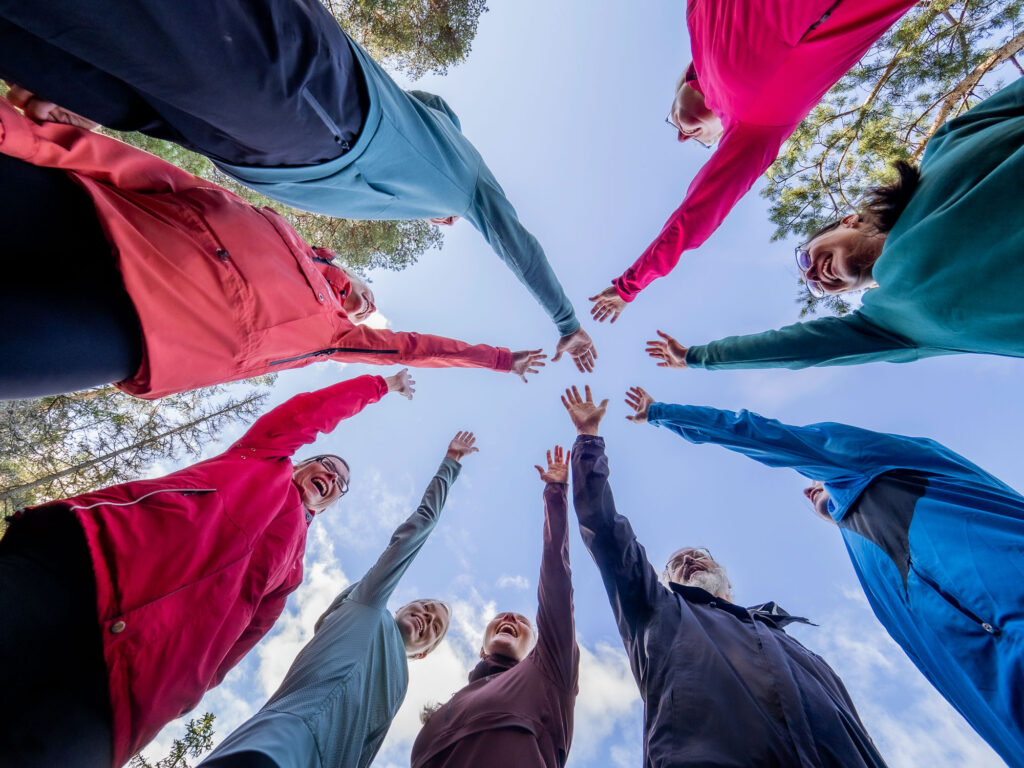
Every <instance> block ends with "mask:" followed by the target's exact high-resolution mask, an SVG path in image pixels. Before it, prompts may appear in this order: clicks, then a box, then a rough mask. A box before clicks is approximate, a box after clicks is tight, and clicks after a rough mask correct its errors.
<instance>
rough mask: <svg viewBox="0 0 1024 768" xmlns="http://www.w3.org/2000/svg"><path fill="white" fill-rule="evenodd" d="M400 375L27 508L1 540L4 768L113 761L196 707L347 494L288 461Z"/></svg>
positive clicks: (328, 395) (278, 607)
mask: <svg viewBox="0 0 1024 768" xmlns="http://www.w3.org/2000/svg"><path fill="white" fill-rule="evenodd" d="M413 384H414V382H413V381H412V380H411V379H410V378H409V375H408V372H407V371H405V370H403V371H400V372H399V373H398V374H395V375H394V376H391V377H389V378H387V379H384V378H382V377H380V376H360V377H359V378H356V379H351V380H348V381H342V382H340V383H338V384H335V385H333V386H330V387H325V388H324V389H321V390H318V391H316V392H310V393H306V394H301V395H296V396H295V397H293V398H291V399H290V400H288V401H286V402H285V403H283V404H281V405H279V406H278V407H277V408H275V409H273V410H272V411H270V412H269V413H267V414H265V415H264V416H262V417H261V418H260V419H258V420H257V421H256V422H255V424H253V426H252V427H251V428H250V429H249V430H248V431H247V432H246V433H245V434H244V435H243V436H242V437H241V438H240V439H239V440H238V441H237V442H235V443H234V444H233V445H232V446H231V447H230V448H229V449H228V450H227V451H225V452H224V453H222V454H220V455H219V456H214V457H213V458H210V459H207V460H206V461H202V462H200V463H198V464H195V465H192V466H190V467H186V468H185V469H181V470H179V471H177V472H174V473H172V474H170V475H167V476H165V477H160V478H154V479H150V480H137V481H133V482H129V483H122V484H120V485H115V486H111V487H109V488H104V489H102V490H98V491H93V492H90V493H84V494H81V495H79V496H75V497H73V498H69V499H62V500H60V501H54V502H51V503H49V504H46V505H44V506H42V507H37V508H34V509H28V510H23V511H20V512H19V513H17V514H16V515H15V517H14V519H13V521H12V522H11V525H10V527H9V529H8V531H7V534H6V535H5V536H4V538H3V539H2V540H0V609H2V615H3V617H4V620H3V622H0V651H2V652H3V653H4V656H5V658H7V659H8V660H14V659H16V660H17V661H16V662H14V661H11V663H7V664H4V665H2V672H0V690H3V691H4V697H5V701H7V702H8V703H9V704H10V705H11V706H9V707H7V708H6V712H5V715H4V717H3V718H2V720H0V744H3V760H2V761H0V762H4V763H5V764H10V765H18V766H22V767H23V768H33V767H34V766H39V767H40V768H42V767H43V766H54V765H72V764H73V765H76V766H104V767H105V768H109V766H111V765H114V766H119V765H121V764H122V763H124V762H125V761H127V760H128V759H129V758H130V757H131V756H132V755H133V754H135V753H136V752H137V751H138V750H139V749H141V748H142V747H143V746H145V744H146V743H147V742H148V741H149V740H150V739H152V738H153V737H154V736H155V735H156V733H157V732H158V731H159V730H160V729H161V728H162V727H163V726H164V725H166V724H167V723H168V722H170V721H171V720H173V719H174V718H176V717H179V716H180V715H182V714H183V713H185V712H187V711H188V710H190V709H192V708H193V707H194V706H195V705H196V704H197V703H198V702H199V700H200V698H202V696H203V694H204V693H205V692H206V691H207V690H209V689H210V688H213V687H214V686H216V685H218V684H219V683H220V682H221V680H222V679H223V678H224V675H225V674H226V673H227V672H228V670H229V669H231V668H232V667H233V666H234V665H235V664H237V663H238V662H239V660H241V658H242V657H243V656H245V654H246V653H248V652H249V650H251V649H252V647H253V646H254V645H255V644H256V643H257V642H258V641H259V639H260V638H261V637H263V635H265V634H266V633H267V631H268V630H269V629H270V628H271V626H273V624H274V622H275V621H276V620H277V618H278V616H280V614H281V611H282V610H283V609H284V605H285V601H286V599H287V597H288V595H289V594H290V593H291V592H293V591H294V590H295V589H296V587H298V585H299V583H300V582H301V581H302V555H303V552H304V551H305V543H306V531H307V528H308V526H309V524H310V522H311V521H312V520H313V518H314V516H315V515H317V514H319V513H320V512H322V511H323V510H324V509H326V508H327V507H328V506H329V505H330V504H332V503H333V502H335V501H337V500H338V499H339V498H340V497H341V496H342V495H344V493H345V492H346V491H347V490H348V483H349V479H350V472H349V468H348V465H347V464H346V463H345V462H344V460H342V459H341V458H340V457H338V456H314V457H312V458H309V459H306V460H304V461H300V462H298V463H295V462H294V461H293V458H292V457H293V455H294V454H295V452H296V451H297V450H298V449H299V448H301V447H302V446H303V445H305V444H307V443H312V442H313V441H314V440H316V437H317V434H318V433H320V432H325V433H326V432H331V431H332V430H333V429H334V428H335V427H336V426H337V424H338V422H340V421H341V420H343V419H347V418H349V417H351V416H354V415H355V414H357V413H359V411H361V410H362V409H363V408H365V407H366V406H367V405H369V404H371V403H375V402H377V401H378V400H380V399H381V398H382V397H384V396H385V395H386V394H387V393H388V392H393V391H397V392H399V393H400V394H403V395H404V396H406V397H408V398H411V397H412V393H413V391H414V389H413Z"/></svg>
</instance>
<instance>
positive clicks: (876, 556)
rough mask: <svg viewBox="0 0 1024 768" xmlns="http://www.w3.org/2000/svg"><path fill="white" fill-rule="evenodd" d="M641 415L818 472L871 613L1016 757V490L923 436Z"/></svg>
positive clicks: (1021, 710)
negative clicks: (865, 594) (872, 611)
mask: <svg viewBox="0 0 1024 768" xmlns="http://www.w3.org/2000/svg"><path fill="white" fill-rule="evenodd" d="M648 420H649V421H650V423H652V424H656V425H662V426H665V427H668V428H669V429H671V430H672V431H673V432H676V433H678V434H679V435H681V436H682V437H684V438H686V439H687V440H689V441H690V442H694V443H717V444H719V445H722V446H724V447H726V448H729V449H731V450H734V451H738V452H740V453H743V454H745V455H747V456H749V457H751V458H753V459H756V460H757V461H760V462H761V463H763V464H767V465H769V466H773V467H779V466H782V467H792V468H793V469H795V470H797V471H798V472H800V473H801V474H803V475H805V476H807V477H809V478H811V479H813V480H821V481H823V482H824V483H825V487H826V489H827V490H828V492H829V494H830V496H831V501H830V502H829V512H830V514H831V515H832V518H833V519H834V520H835V521H836V522H837V523H838V525H839V529H840V532H841V533H842V536H843V540H844V542H845V543H846V548H847V551H848V552H849V553H850V558H851V559H852V560H853V565H854V568H855V569H856V571H857V576H858V577H859V578H860V582H861V585H862V586H863V587H864V591H865V592H866V593H867V597H868V601H869V602H870V604H871V607H872V609H873V610H874V612H875V615H876V616H877V617H878V619H879V621H881V622H882V624H883V625H884V626H885V628H886V630H888V632H889V634H890V635H892V637H893V639H894V640H895V641H896V642H897V643H899V644H900V646H901V647H902V648H903V650H904V651H905V652H906V653H907V655H908V656H909V657H910V658H911V660H912V661H913V662H914V664H916V665H917V667H918V669H920V670H921V672H922V673H923V674H924V675H925V677H927V678H928V679H929V680H930V681H931V683H932V684H933V685H934V686H935V687H936V688H937V689H938V690H939V692H940V693H942V695H943V696H945V697H946V699H947V700H948V701H949V702H950V703H951V704H952V705H953V706H954V707H956V709H957V710H959V712H960V713H961V714H962V715H963V716H964V717H965V718H966V719H967V721H968V722H969V723H970V724H971V725H972V726H973V727H974V729H975V730H976V731H977V732H978V733H979V734H980V735H981V736H982V738H984V739H985V740H986V741H987V742H988V743H989V744H990V745H991V746H992V748H993V749H995V750H996V751H997V752H998V753H999V754H1000V756H1001V757H1002V758H1003V759H1004V760H1005V761H1006V762H1007V763H1009V764H1010V765H1011V766H1014V768H1024V665H1022V659H1024V497H1022V496H1021V494H1019V493H1017V492H1016V491H1014V490H1013V489H1012V488H1010V487H1009V486H1008V485H1006V484H1005V483H1003V482H1001V481H1000V480H997V479H996V478H995V477H993V476H992V475H990V474H988V473H987V472H985V471H984V470H982V469H980V468H978V467H976V466H975V465H974V464H972V463H970V462H969V461H967V459H965V458H963V457H962V456H960V455H958V454H956V453H954V452H953V451H951V450H949V449H948V448H946V447H945V446H943V445H940V444H939V443H936V442H935V441H934V440H928V439H926V438H916V437H903V436H900V435H888V434H882V433H879V432H871V431H868V430H866V429H858V428H856V427H849V426H846V425H844V424H833V423H825V424H811V425H809V426H806V427H791V426H789V425H786V424H781V423H779V422H778V421H775V420H773V419H766V418H763V417H762V416H758V415H757V414H754V413H749V412H747V411H741V412H740V413H733V412H730V411H719V410H716V409H714V408H701V407H697V406H682V405H665V404H663V403H655V404H654V405H652V406H651V408H650V410H649V412H648Z"/></svg>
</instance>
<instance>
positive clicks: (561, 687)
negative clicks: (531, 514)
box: [412, 483, 580, 768]
mask: <svg viewBox="0 0 1024 768" xmlns="http://www.w3.org/2000/svg"><path fill="white" fill-rule="evenodd" d="M566 492H567V491H566V484H565V483H548V485H547V486H545V488H544V515H545V523H544V552H543V555H542V556H541V563H540V583H539V584H538V586H537V602H538V606H537V635H538V639H537V645H536V647H535V648H534V649H533V650H532V651H531V652H530V654H529V655H528V656H527V657H526V658H525V659H523V660H522V661H521V662H516V661H515V659H510V658H507V657H504V656H487V657H485V658H484V659H483V660H482V661H481V662H480V663H479V664H477V666H476V668H475V669H474V670H473V671H472V672H471V673H470V675H469V684H468V685H467V686H465V687H464V688H462V689H461V690H459V691H457V692H456V693H455V695H454V696H452V697H451V699H449V700H448V702H447V703H446V704H444V705H443V706H442V707H441V708H440V709H439V710H437V711H436V712H435V713H434V714H433V716H432V717H431V718H430V720H429V721H428V722H427V724H426V725H425V726H423V730H421V731H420V733H419V736H417V737H416V743H415V744H413V747H412V768H441V766H444V768H461V766H467V768H468V767H470V766H472V768H479V766H483V765H486V766H487V767H488V768H503V767H504V766H508V767H509V768H511V767H512V766H516V767H517V768H529V767H530V766H543V767H544V768H558V767H559V766H563V765H565V761H566V758H567V757H568V756H569V745H570V744H571V743H572V714H573V707H574V706H575V703H576V694H577V693H578V692H579V686H578V680H579V667H580V652H579V648H578V647H577V645H576V624H575V621H574V620H573V610H572V571H571V570H570V568H569V527H568V522H567V519H566V517H567V502H566Z"/></svg>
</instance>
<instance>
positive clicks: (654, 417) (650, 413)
mask: <svg viewBox="0 0 1024 768" xmlns="http://www.w3.org/2000/svg"><path fill="white" fill-rule="evenodd" d="M664 410H665V404H664V403H651V407H650V408H648V409H647V423H648V424H653V425H654V426H658V425H659V424H661V420H662V419H663V418H664V417H665V414H664V413H663V411H664Z"/></svg>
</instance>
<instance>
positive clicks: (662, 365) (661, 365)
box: [658, 363, 669, 368]
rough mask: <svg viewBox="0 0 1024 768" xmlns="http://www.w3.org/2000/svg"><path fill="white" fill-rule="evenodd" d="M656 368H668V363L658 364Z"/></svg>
mask: <svg viewBox="0 0 1024 768" xmlns="http://www.w3.org/2000/svg"><path fill="white" fill-rule="evenodd" d="M658 367H659V368H668V367H669V364H668V363H658Z"/></svg>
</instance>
